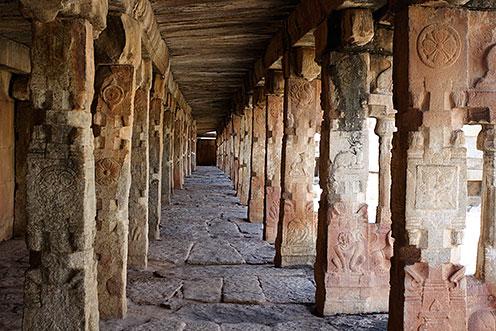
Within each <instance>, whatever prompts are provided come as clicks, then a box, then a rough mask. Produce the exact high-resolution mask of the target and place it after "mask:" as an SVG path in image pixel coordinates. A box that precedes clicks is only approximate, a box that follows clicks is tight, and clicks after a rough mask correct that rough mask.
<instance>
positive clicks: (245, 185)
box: [238, 96, 253, 205]
mask: <svg viewBox="0 0 496 331" xmlns="http://www.w3.org/2000/svg"><path fill="white" fill-rule="evenodd" d="M251 98H252V97H251V96H250V101H249V106H247V107H245V110H244V114H243V117H242V119H241V132H240V134H241V139H240V150H239V162H240V164H239V184H238V197H239V199H240V200H241V203H242V204H243V205H248V198H249V193H250V174H251V142H252V131H253V130H252V126H253V105H252V101H251Z"/></svg>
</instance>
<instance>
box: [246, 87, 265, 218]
mask: <svg viewBox="0 0 496 331" xmlns="http://www.w3.org/2000/svg"><path fill="white" fill-rule="evenodd" d="M266 115H267V109H266V101H265V89H264V88H263V87H258V88H257V89H256V90H255V95H254V101H253V122H252V132H253V133H252V134H253V137H252V147H251V179H250V180H251V185H250V199H249V202H248V220H249V221H250V222H252V223H262V222H263V214H264V200H265V199H264V198H265V194H264V187H265V129H266V128H265V126H266V123H265V121H266V120H265V118H266Z"/></svg>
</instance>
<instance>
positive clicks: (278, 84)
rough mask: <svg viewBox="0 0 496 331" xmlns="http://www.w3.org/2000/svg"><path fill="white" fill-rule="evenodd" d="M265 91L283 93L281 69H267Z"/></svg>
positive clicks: (275, 93) (276, 93)
mask: <svg viewBox="0 0 496 331" xmlns="http://www.w3.org/2000/svg"><path fill="white" fill-rule="evenodd" d="M265 93H267V94H272V95H278V96H282V95H284V75H283V72H282V70H275V69H271V70H269V71H267V75H266V77H265Z"/></svg>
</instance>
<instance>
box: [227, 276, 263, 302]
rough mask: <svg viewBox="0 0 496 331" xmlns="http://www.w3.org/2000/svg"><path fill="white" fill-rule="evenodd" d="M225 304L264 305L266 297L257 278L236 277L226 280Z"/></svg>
mask: <svg viewBox="0 0 496 331" xmlns="http://www.w3.org/2000/svg"><path fill="white" fill-rule="evenodd" d="M222 301H223V302H232V303H263V302H265V296H264V294H263V292H262V288H261V287H260V282H259V280H258V277H256V276H235V277H228V278H225V279H224V289H223V296H222Z"/></svg>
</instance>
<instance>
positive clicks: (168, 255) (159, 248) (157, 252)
mask: <svg viewBox="0 0 496 331" xmlns="http://www.w3.org/2000/svg"><path fill="white" fill-rule="evenodd" d="M163 242H166V243H167V245H164V244H163ZM193 245H194V242H193V241H187V240H181V239H171V238H168V237H167V238H162V241H157V242H152V243H151V244H150V256H149V258H150V259H151V260H157V261H165V262H170V263H173V264H182V263H184V262H185V261H186V259H187V258H188V256H189V253H190V252H191V248H193Z"/></svg>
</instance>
